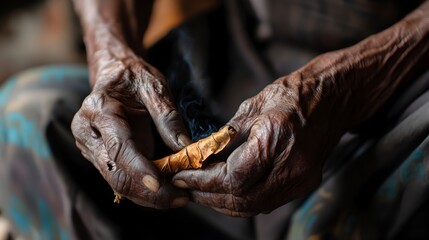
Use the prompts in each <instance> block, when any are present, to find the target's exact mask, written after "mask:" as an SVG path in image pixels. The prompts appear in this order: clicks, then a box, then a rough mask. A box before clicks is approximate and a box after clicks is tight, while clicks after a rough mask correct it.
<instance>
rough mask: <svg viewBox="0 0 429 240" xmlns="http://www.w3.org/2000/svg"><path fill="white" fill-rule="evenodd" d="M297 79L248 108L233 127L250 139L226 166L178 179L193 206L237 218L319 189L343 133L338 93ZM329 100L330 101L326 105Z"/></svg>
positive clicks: (276, 86)
mask: <svg viewBox="0 0 429 240" xmlns="http://www.w3.org/2000/svg"><path fill="white" fill-rule="evenodd" d="M303 77H304V74H302V73H299V72H298V73H295V74H293V75H290V76H288V77H285V78H282V79H279V80H277V81H276V82H274V83H273V84H271V85H268V86H267V87H266V88H265V89H264V90H263V91H262V92H260V93H259V94H258V95H256V96H255V97H253V98H250V99H248V100H246V101H245V102H243V103H242V104H241V106H240V108H239V110H238V111H237V113H236V115H235V116H234V117H233V119H231V120H230V122H229V123H228V125H230V126H232V127H234V128H235V129H236V130H237V132H238V134H241V137H242V139H243V138H244V139H247V140H246V141H245V142H244V143H242V144H241V145H240V146H239V147H238V148H236V149H235V150H234V151H233V152H232V154H231V155H230V156H229V157H228V159H227V160H226V162H220V163H217V164H213V165H211V166H208V167H207V168H205V169H201V170H188V171H182V172H180V173H178V174H177V175H176V176H175V177H174V178H173V180H174V185H176V186H178V187H182V188H189V189H191V195H192V201H195V202H196V203H199V204H202V205H206V206H209V207H212V208H214V209H215V210H217V211H219V212H222V213H224V214H227V215H231V216H240V217H247V216H252V215H255V214H258V213H261V212H270V211H272V210H274V209H275V208H277V207H279V206H281V205H283V204H285V203H287V202H289V201H291V200H294V199H296V198H299V197H302V196H304V195H306V194H308V193H309V192H310V191H312V190H313V189H314V188H315V187H317V186H318V184H319V182H320V180H321V169H322V164H323V159H324V157H325V156H326V154H327V152H328V151H329V150H330V149H331V148H332V147H333V146H334V145H335V143H336V142H337V141H338V139H339V137H340V136H341V134H342V133H343V130H344V126H343V125H342V122H341V118H339V117H337V116H336V115H334V114H333V112H334V111H333V107H334V103H337V102H338V101H336V100H337V99H335V97H336V96H335V92H334V91H326V93H325V88H324V86H323V85H324V84H325V83H322V82H321V81H320V79H317V78H307V77H304V78H303ZM326 100H329V101H326Z"/></svg>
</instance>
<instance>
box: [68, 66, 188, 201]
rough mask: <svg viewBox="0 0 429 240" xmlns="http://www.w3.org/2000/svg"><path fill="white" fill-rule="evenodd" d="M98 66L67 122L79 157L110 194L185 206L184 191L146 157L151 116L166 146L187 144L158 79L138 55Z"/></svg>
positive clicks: (174, 147) (150, 147)
mask: <svg viewBox="0 0 429 240" xmlns="http://www.w3.org/2000/svg"><path fill="white" fill-rule="evenodd" d="M100 63H101V64H100ZM98 66H99V68H98V71H96V72H95V74H94V75H93V76H92V77H93V78H96V81H95V85H94V88H93V91H92V92H91V94H90V95H89V96H88V97H87V98H86V99H85V100H84V102H83V104H82V107H81V109H80V110H79V111H78V112H77V113H76V115H75V117H74V119H73V122H72V131H73V135H74V136H75V138H76V144H77V146H78V147H79V149H80V150H81V152H82V154H83V156H84V157H85V158H87V159H88V160H89V161H91V163H92V164H94V166H95V167H96V168H97V169H98V170H99V171H100V173H101V174H102V175H103V177H104V178H105V180H106V181H107V182H108V183H109V184H110V186H111V187H112V188H113V190H114V191H115V192H117V193H119V194H120V195H122V196H124V197H126V198H128V199H130V200H132V201H133V202H135V203H137V204H140V205H143V206H147V207H154V208H168V207H179V206H182V205H184V204H186V202H187V198H188V197H187V193H186V192H185V191H183V190H180V189H178V188H175V187H173V186H172V185H171V184H169V183H166V182H165V181H163V179H161V177H160V173H159V171H158V169H156V168H155V167H154V165H153V164H152V163H151V162H150V161H149V160H148V158H150V157H151V155H152V154H153V144H154V143H153V139H152V133H151V128H150V127H151V123H150V120H151V119H152V120H153V122H154V124H155V126H156V128H157V130H158V132H159V134H160V136H161V138H162V139H163V141H164V142H165V144H166V145H167V146H168V147H170V148H171V149H172V150H174V151H178V150H179V149H181V148H183V147H184V146H185V145H187V144H189V143H190V140H189V137H188V136H187V133H186V130H185V127H184V125H183V122H182V120H181V117H180V115H179V113H178V112H177V111H176V109H175V107H174V105H173V103H172V101H171V97H170V95H169V92H168V89H167V86H166V82H165V80H164V77H163V76H162V75H161V74H160V73H159V72H158V71H157V70H156V69H154V68H153V67H152V66H150V65H148V64H147V63H145V62H144V61H143V60H142V59H139V58H131V59H125V60H122V61H106V64H104V65H103V62H101V61H100V62H99V65H98ZM91 73H92V72H91Z"/></svg>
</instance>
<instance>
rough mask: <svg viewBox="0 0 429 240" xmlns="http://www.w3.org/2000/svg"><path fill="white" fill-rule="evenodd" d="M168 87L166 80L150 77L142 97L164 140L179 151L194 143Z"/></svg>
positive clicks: (147, 78) (146, 81)
mask: <svg viewBox="0 0 429 240" xmlns="http://www.w3.org/2000/svg"><path fill="white" fill-rule="evenodd" d="M166 85H167V84H166V83H165V80H163V79H156V78H154V77H153V76H151V75H148V76H147V77H146V79H145V80H144V86H143V89H142V91H141V95H142V98H143V102H144V104H145V106H146V108H147V109H148V111H149V114H150V115H151V117H152V119H153V120H154V123H155V126H156V129H157V130H158V132H159V134H160V136H161V138H162V140H163V141H164V142H165V144H166V145H167V146H168V147H170V148H171V149H172V150H173V151H179V150H180V149H182V148H184V147H185V146H187V145H189V144H191V143H192V141H191V139H190V138H189V135H188V133H187V132H186V128H185V124H184V123H183V120H182V117H181V116H180V114H179V112H178V111H177V109H176V108H175V107H174V103H173V101H172V100H171V99H172V97H171V95H170V93H169V91H168V89H167V88H166V87H165V86H166Z"/></svg>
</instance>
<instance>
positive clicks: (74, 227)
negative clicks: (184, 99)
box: [0, 19, 429, 240]
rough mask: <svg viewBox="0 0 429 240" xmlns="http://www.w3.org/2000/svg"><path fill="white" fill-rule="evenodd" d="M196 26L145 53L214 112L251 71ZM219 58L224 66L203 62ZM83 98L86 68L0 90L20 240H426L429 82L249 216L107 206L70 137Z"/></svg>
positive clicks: (3, 194) (5, 187)
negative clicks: (310, 184) (311, 187)
mask: <svg viewBox="0 0 429 240" xmlns="http://www.w3.org/2000/svg"><path fill="white" fill-rule="evenodd" d="M198 20H199V21H196V22H197V23H196V24H195V25H190V26H188V28H186V29H187V30H189V32H186V31H185V30H186V29H181V30H180V31H176V32H174V33H172V34H171V35H169V36H168V37H167V38H166V39H165V40H166V42H164V43H163V42H161V43H160V44H159V45H158V46H155V47H154V49H152V52H149V53H148V55H149V57H150V58H151V60H153V61H151V63H152V62H153V64H154V65H155V66H156V67H158V68H159V69H160V70H161V71H162V72H164V73H165V74H166V75H167V76H168V77H169V78H170V79H171V78H174V76H181V77H187V76H194V77H195V76H196V77H195V79H193V80H192V81H194V85H196V86H197V89H200V93H204V94H207V96H209V97H211V98H213V99H215V101H213V102H212V105H214V106H216V104H217V106H222V102H220V101H216V99H217V96H219V95H222V93H223V92H222V91H221V90H222V89H221V87H219V86H218V84H219V82H217V81H221V80H222V78H221V77H223V76H226V79H229V78H232V77H234V78H237V79H240V78H241V79H245V80H247V81H250V83H249V84H248V86H244V85H238V86H243V87H242V88H245V87H253V85H251V80H252V79H251V76H252V74H251V73H249V66H248V65H246V64H244V63H243V62H245V61H244V60H243V59H241V58H240V54H239V53H238V52H237V51H238V49H236V48H234V47H233V46H231V45H228V44H229V42H227V41H226V42H225V41H222V40H219V41H218V39H217V38H214V37H213V35H210V33H211V34H214V33H216V34H214V35H215V36H216V35H218V34H217V33H219V32H216V31H218V30H216V28H215V27H214V26H216V24H219V22H217V21H216V24H215V25H212V24H207V23H210V22H211V23H213V21H210V20H209V21H207V22H206V21H202V20H201V19H198ZM194 27H195V28H194ZM212 27H213V28H212ZM201 29H205V30H201ZM195 33H198V34H195ZM179 36H181V37H179ZM212 37H213V38H212ZM179 39H182V40H179ZM209 39H210V41H209ZM171 40H173V42H174V41H175V40H178V41H179V43H178V45H177V46H176V47H177V49H181V50H182V52H180V51H179V54H178V55H174V54H173V55H171V53H168V51H167V54H164V52H163V53H162V54H160V52H159V51H160V49H159V48H161V49H164V50H165V44H166V43H168V44H171V43H172V42H171ZM185 40H186V41H185ZM163 44H164V45H163ZM214 45H215V46H217V48H213V46H214ZM170 46H171V45H170ZM190 46H193V47H190ZM219 46H221V47H219ZM225 46H229V47H225ZM157 48H158V49H157ZM231 55H232V56H231ZM297 55H299V53H298V52H297ZM154 56H158V57H159V59H155V58H154ZM172 56H174V58H171V59H170V58H169V57H172ZM225 56H226V57H227V58H226V59H228V61H226V62H216V61H215V60H214V59H218V58H220V59H222V58H223V57H225ZM166 59H170V60H171V62H168V63H165V60H166ZM180 61H182V62H180ZM276 61H278V62H280V63H281V62H282V61H285V60H284V58H282V57H277V58H276ZM213 63H217V64H216V67H213V65H214V64H213ZM229 64H230V65H229ZM285 64H286V63H285ZM178 66H179V67H178ZM178 73H180V74H178ZM249 75H250V77H249ZM210 80H211V81H215V83H213V82H211V83H210ZM211 84H213V85H216V86H215V87H216V88H215V87H213V86H212V85H211ZM198 86H200V87H199V88H198ZM231 86H234V85H230V86H228V87H231ZM219 88H220V89H219ZM242 88H240V91H235V95H240V94H241V91H242V90H243V89H242ZM204 89H205V91H207V92H203V90H204ZM210 89H216V91H214V92H210ZM89 91H90V89H89V86H88V72H87V69H86V68H85V67H67V66H53V67H48V68H39V69H33V70H29V71H26V72H24V73H21V74H19V75H17V76H16V77H13V78H12V79H10V80H9V81H7V82H6V83H5V84H4V85H3V86H2V87H1V88H0V154H1V157H0V164H1V168H0V208H2V210H3V213H4V214H5V216H7V217H8V218H9V219H10V220H11V222H12V223H13V227H14V230H15V232H16V233H17V234H18V235H20V236H22V237H23V238H24V239H171V238H177V239H261V240H270V239H273V240H274V239H292V240H295V239H422V238H427V236H429V233H428V230H429V229H427V227H422V226H425V225H424V224H425V222H426V220H427V216H429V204H428V202H429V201H428V196H429V192H428V179H429V178H428V170H429V162H428V161H429V139H428V133H429V103H428V102H429V101H428V100H429V99H428V96H429V74H426V75H424V76H422V77H421V78H419V79H417V80H416V81H414V82H413V84H412V85H410V87H408V88H407V89H403V90H402V92H401V93H399V94H397V95H396V96H395V97H393V98H392V100H391V101H389V103H388V104H386V106H385V108H384V109H382V110H381V111H380V113H379V114H378V115H377V116H376V117H375V118H374V119H373V121H370V124H368V126H363V127H362V128H361V129H359V130H358V131H355V132H356V133H355V134H347V135H345V136H344V137H343V139H342V140H341V142H340V143H339V144H338V146H337V147H336V149H335V150H334V151H333V152H332V154H331V156H330V157H329V159H328V160H327V161H326V164H325V169H324V180H323V183H322V184H321V186H320V187H319V189H317V190H316V191H315V192H313V193H312V194H310V195H309V196H308V197H307V198H305V199H301V200H297V201H294V202H292V203H289V204H286V205H284V206H282V207H280V208H278V209H277V210H275V211H273V212H272V213H270V214H267V215H264V214H261V215H259V216H256V217H254V218H250V219H239V218H230V217H226V216H224V215H221V214H217V213H215V212H214V211H211V210H209V209H207V208H204V207H200V206H195V205H190V206H189V207H187V208H183V209H174V210H169V211H158V210H152V209H147V208H144V207H140V206H137V205H134V204H132V203H130V202H128V201H124V202H123V203H121V204H120V205H116V204H113V201H112V200H113V192H112V190H111V189H110V188H109V186H108V185H107V184H106V182H105V181H104V180H103V179H102V177H101V176H100V174H99V173H98V172H97V171H96V169H95V168H94V167H93V166H91V164H90V163H89V162H88V161H86V160H85V159H83V157H82V156H81V155H80V152H79V151H78V149H77V148H76V147H75V145H74V139H73V136H72V135H71V132H70V122H71V119H72V117H73V115H74V113H75V112H76V111H77V110H78V109H79V107H80V104H81V102H82V100H83V99H84V97H85V96H86V95H87V94H88V93H89ZM238 92H240V93H238ZM240 97H242V96H240ZM209 100H210V99H209ZM215 112H216V111H215ZM190 225H192V226H193V227H192V229H194V231H193V232H189V226H190ZM167 226H168V227H167Z"/></svg>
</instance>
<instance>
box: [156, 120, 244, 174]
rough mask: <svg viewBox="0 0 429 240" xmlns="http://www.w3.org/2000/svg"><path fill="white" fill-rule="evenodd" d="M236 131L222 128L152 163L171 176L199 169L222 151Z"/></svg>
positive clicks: (226, 127)
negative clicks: (187, 170) (186, 170)
mask: <svg viewBox="0 0 429 240" xmlns="http://www.w3.org/2000/svg"><path fill="white" fill-rule="evenodd" d="M236 133H237V131H236V130H235V129H234V128H233V127H231V126H224V127H223V128H221V129H220V130H219V131H218V132H214V133H212V134H211V135H210V136H208V137H206V138H203V139H201V140H199V141H198V142H195V143H192V144H191V145H189V146H187V147H185V148H183V149H182V150H180V151H179V152H177V153H175V154H172V155H169V156H166V157H163V158H161V159H158V160H155V161H153V163H154V164H155V166H157V167H158V168H159V169H160V170H161V172H162V173H163V174H165V175H171V174H174V173H177V172H179V171H181V170H185V169H198V168H201V166H202V165H203V162H204V161H205V160H207V158H208V157H210V156H211V155H213V154H216V153H218V152H220V151H222V150H223V149H224V148H225V147H226V145H228V143H229V142H230V141H231V139H232V138H233V137H234V136H235V134H236Z"/></svg>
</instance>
